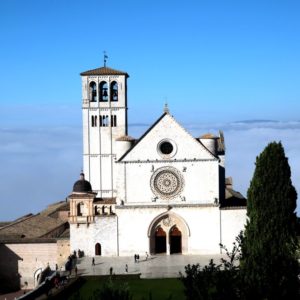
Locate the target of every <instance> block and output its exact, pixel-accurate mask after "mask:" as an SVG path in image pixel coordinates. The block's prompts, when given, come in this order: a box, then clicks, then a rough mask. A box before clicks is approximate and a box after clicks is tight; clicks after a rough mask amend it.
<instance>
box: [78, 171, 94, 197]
mask: <svg viewBox="0 0 300 300" xmlns="http://www.w3.org/2000/svg"><path fill="white" fill-rule="evenodd" d="M89 192H92V186H91V184H90V183H89V182H88V181H87V180H85V179H84V174H83V173H81V174H80V179H79V180H77V181H76V182H75V183H74V185H73V193H89Z"/></svg>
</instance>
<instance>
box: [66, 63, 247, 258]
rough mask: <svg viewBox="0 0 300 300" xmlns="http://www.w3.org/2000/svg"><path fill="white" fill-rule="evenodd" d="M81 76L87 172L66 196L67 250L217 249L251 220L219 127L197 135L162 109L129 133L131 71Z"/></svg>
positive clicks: (106, 70)
mask: <svg viewBox="0 0 300 300" xmlns="http://www.w3.org/2000/svg"><path fill="white" fill-rule="evenodd" d="M80 75H81V78H82V116H83V117H82V120H83V124H82V125H83V166H84V167H83V172H82V173H81V175H80V179H79V180H78V181H76V182H75V184H74V186H73V190H72V193H71V194H70V195H69V196H68V202H69V204H70V213H69V223H70V251H71V252H73V251H78V250H81V251H84V253H85V255H86V256H95V255H103V256H126V255H134V254H135V253H142V254H144V253H146V252H147V253H149V254H153V255H156V254H165V255H171V254H175V253H177V254H219V253H220V251H221V249H220V243H223V244H226V245H229V246H230V245H231V244H232V242H234V240H235V237H236V236H237V235H238V234H239V232H240V231H241V230H243V228H244V224H245V222H246V199H245V198H244V197H243V196H242V195H241V194H240V193H238V192H236V191H234V190H233V187H232V179H231V178H230V177H228V178H226V172H225V141H224V135H223V133H222V131H220V132H219V133H218V134H217V135H214V134H211V133H204V134H199V136H197V137H194V136H192V135H191V134H190V133H189V132H188V131H187V130H186V129H185V128H184V127H182V126H181V125H180V124H179V123H178V121H177V120H176V119H175V118H174V117H173V116H172V115H171V113H170V111H169V109H168V107H167V106H166V107H165V109H164V111H163V113H162V114H161V115H159V112H158V118H157V120H156V122H155V123H154V124H152V126H150V127H149V129H148V130H147V131H146V132H145V133H144V134H143V135H142V136H141V137H139V138H133V137H131V136H129V135H128V118H127V110H128V99H127V79H128V78H129V75H128V74H127V73H126V72H123V71H119V70H115V69H111V68H108V67H106V66H104V67H101V68H97V69H93V70H89V71H86V72H83V73H81V74H80Z"/></svg>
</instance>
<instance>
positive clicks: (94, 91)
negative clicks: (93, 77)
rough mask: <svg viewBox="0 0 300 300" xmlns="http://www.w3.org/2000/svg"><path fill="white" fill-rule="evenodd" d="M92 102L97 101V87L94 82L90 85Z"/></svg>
mask: <svg viewBox="0 0 300 300" xmlns="http://www.w3.org/2000/svg"><path fill="white" fill-rule="evenodd" d="M89 94H90V101H91V102H96V101H97V85H96V83H95V82H94V81H92V82H91V83H90V90H89Z"/></svg>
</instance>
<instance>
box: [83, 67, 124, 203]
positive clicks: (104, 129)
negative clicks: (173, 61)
mask: <svg viewBox="0 0 300 300" xmlns="http://www.w3.org/2000/svg"><path fill="white" fill-rule="evenodd" d="M80 75H81V78H82V122H83V170H84V173H85V176H86V178H87V180H88V181H89V182H90V183H91V185H92V187H93V191H94V192H96V193H97V197H101V198H107V197H115V196H116V167H115V160H116V139H117V138H119V137H121V136H124V135H127V78H128V77H129V75H128V74H127V73H126V72H122V71H118V70H114V69H111V68H108V67H106V64H105V63H104V67H101V68H98V69H93V70H89V71H86V72H82V73H81V74H80Z"/></svg>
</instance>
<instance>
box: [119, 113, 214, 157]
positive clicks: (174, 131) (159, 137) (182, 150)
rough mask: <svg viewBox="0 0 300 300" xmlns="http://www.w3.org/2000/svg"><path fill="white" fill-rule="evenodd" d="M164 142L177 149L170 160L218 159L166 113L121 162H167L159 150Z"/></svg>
mask: <svg viewBox="0 0 300 300" xmlns="http://www.w3.org/2000/svg"><path fill="white" fill-rule="evenodd" d="M163 140H170V141H172V142H173V143H174V145H175V148H176V153H175V154H174V155H173V156H172V157H171V158H169V160H175V159H176V160H185V159H186V160H190V159H201V160H212V159H217V158H216V157H215V156H214V155H213V154H212V153H211V152H210V151H208V150H207V149H206V148H205V147H204V146H203V145H202V144H201V143H200V142H199V141H197V140H196V139H195V138H194V137H193V136H192V135H191V134H190V133H189V132H187V131H186V130H185V129H184V128H183V127H182V126H181V125H180V124H179V123H178V122H177V121H176V120H175V119H174V118H173V117H172V116H171V115H170V114H169V113H164V114H163V115H162V116H161V117H160V118H159V119H158V120H157V121H156V122H155V123H154V124H153V125H152V126H151V127H150V128H149V129H148V130H147V131H146V132H145V133H144V134H143V135H142V137H141V138H140V139H139V141H138V142H137V143H136V144H135V146H134V147H132V148H131V149H130V150H129V151H128V152H126V153H125V154H124V155H123V156H122V157H121V158H120V159H119V162H127V161H147V160H158V161H159V160H165V158H164V157H162V155H161V154H160V152H159V150H158V145H159V143H160V142H161V141H163Z"/></svg>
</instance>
